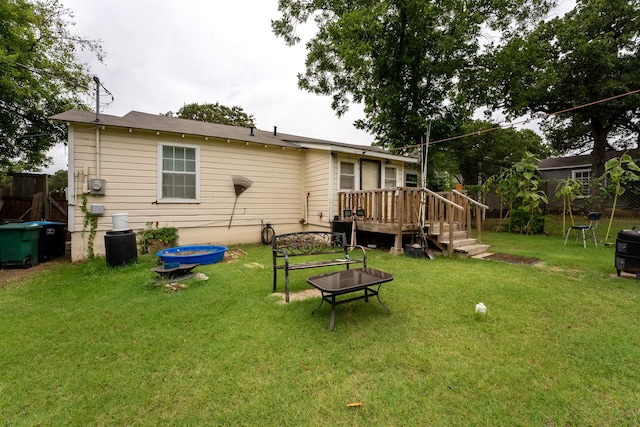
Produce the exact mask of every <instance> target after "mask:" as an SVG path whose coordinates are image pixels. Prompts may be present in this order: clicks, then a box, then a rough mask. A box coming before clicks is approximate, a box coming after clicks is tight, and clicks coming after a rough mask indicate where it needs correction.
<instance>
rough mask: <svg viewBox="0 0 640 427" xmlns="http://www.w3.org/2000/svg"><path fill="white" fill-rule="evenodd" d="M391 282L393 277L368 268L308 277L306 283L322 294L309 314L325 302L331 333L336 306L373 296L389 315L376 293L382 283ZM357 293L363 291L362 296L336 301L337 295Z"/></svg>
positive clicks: (367, 299)
mask: <svg viewBox="0 0 640 427" xmlns="http://www.w3.org/2000/svg"><path fill="white" fill-rule="evenodd" d="M392 280H393V275H391V274H389V273H385V272H384V271H380V270H376V269H373V268H368V267H364V268H354V269H350V270H342V271H338V272H336V273H327V274H321V275H319V276H312V277H309V278H308V279H307V282H308V283H309V284H310V285H311V286H313V287H314V288H316V289H318V290H319V291H320V292H322V301H320V305H319V306H317V307H316V308H315V309H314V310H313V311H312V312H311V314H313V313H315V312H316V311H317V310H318V309H319V308H320V307H321V306H322V304H323V303H324V302H325V301H326V302H328V303H329V304H331V320H330V321H329V328H330V329H331V330H332V331H333V327H334V324H335V317H336V305H339V304H344V303H347V302H350V301H356V300H359V299H364V300H365V301H367V302H368V301H369V297H372V296H375V297H377V298H378V302H380V305H382V307H384V309H385V310H386V311H387V313H390V311H389V308H388V307H387V306H386V305H384V303H383V302H382V301H381V300H380V295H379V293H378V292H379V290H380V286H381V285H382V284H383V283H386V282H390V281H392ZM359 291H364V294H363V295H359V296H355V297H351V298H348V299H341V300H336V297H337V296H338V295H344V294H349V293H353V292H359Z"/></svg>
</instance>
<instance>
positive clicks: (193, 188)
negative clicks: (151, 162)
mask: <svg viewBox="0 0 640 427" xmlns="http://www.w3.org/2000/svg"><path fill="white" fill-rule="evenodd" d="M199 155H200V151H199V148H198V147H191V146H185V145H164V144H160V145H159V146H158V162H159V169H160V177H159V185H158V188H159V191H158V192H159V197H158V199H159V201H163V202H175V203H180V202H187V203H193V202H197V201H198V194H199Z"/></svg>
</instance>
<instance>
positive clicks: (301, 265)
mask: <svg viewBox="0 0 640 427" xmlns="http://www.w3.org/2000/svg"><path fill="white" fill-rule="evenodd" d="M354 250H357V255H358V258H354V257H353V256H352V253H351V252H353V251H354ZM272 253H273V292H275V291H276V285H277V280H278V270H284V290H285V301H286V302H289V271H291V270H303V269H307V268H318V267H331V266H338V265H344V266H345V268H346V269H347V270H348V269H349V266H350V265H351V264H363V267H366V266H367V254H366V252H365V249H364V248H363V247H362V246H359V245H347V236H346V234H345V233H339V232H335V231H306V232H298V233H287V234H279V235H274V236H273V238H272ZM360 255H361V257H360Z"/></svg>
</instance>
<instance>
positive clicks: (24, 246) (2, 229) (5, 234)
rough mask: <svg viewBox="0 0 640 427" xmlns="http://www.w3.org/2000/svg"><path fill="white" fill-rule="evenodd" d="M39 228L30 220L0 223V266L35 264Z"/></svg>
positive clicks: (36, 260)
mask: <svg viewBox="0 0 640 427" xmlns="http://www.w3.org/2000/svg"><path fill="white" fill-rule="evenodd" d="M41 228H42V227H41V226H40V225H38V224H35V223H32V222H16V223H9V224H4V225H0V267H6V266H15V265H18V266H20V265H21V266H22V267H24V268H29V267H31V266H33V265H37V264H38V239H39V238H40V229H41Z"/></svg>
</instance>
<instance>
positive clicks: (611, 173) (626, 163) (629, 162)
mask: <svg viewBox="0 0 640 427" xmlns="http://www.w3.org/2000/svg"><path fill="white" fill-rule="evenodd" d="M604 168H605V176H606V177H607V179H608V180H609V181H610V182H611V183H612V184H614V185H615V192H614V195H613V208H612V209H611V217H610V218H609V226H608V227H607V234H606V236H605V238H604V241H605V243H606V242H607V241H608V240H609V233H610V232H611V224H612V223H613V216H614V215H615V212H616V205H617V203H618V196H620V195H622V194H624V192H625V190H626V188H625V187H624V186H623V183H624V182H626V183H629V182H631V181H638V180H639V179H640V176H638V175H637V174H636V172H638V173H640V167H639V166H638V165H636V164H635V163H634V161H633V159H632V158H631V156H630V155H629V154H627V153H624V154H623V155H622V156H620V157H614V158H613V159H609V160H607V162H606V163H605V165H604Z"/></svg>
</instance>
